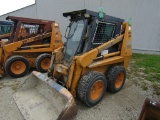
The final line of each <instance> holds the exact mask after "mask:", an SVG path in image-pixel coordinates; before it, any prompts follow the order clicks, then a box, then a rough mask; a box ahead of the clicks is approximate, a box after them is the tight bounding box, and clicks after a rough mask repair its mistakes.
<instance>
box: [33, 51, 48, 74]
mask: <svg viewBox="0 0 160 120" xmlns="http://www.w3.org/2000/svg"><path fill="white" fill-rule="evenodd" d="M50 62H51V55H50V54H47V53H44V54H41V55H39V56H38V57H37V59H36V61H35V65H36V69H37V70H38V71H40V72H47V70H48V68H49V66H50Z"/></svg>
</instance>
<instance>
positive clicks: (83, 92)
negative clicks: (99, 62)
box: [77, 71, 107, 107]
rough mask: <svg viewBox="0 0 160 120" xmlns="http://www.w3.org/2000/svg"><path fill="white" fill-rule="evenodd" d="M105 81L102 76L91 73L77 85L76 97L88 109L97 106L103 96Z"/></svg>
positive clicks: (97, 73)
mask: <svg viewBox="0 0 160 120" xmlns="http://www.w3.org/2000/svg"><path fill="white" fill-rule="evenodd" d="M106 87H107V81H106V78H105V76H104V75H103V74H101V73H99V72H96V71H91V72H89V73H87V74H85V75H84V76H83V77H82V78H81V79H80V81H79V83H78V88H77V95H78V97H79V98H80V99H81V100H82V101H83V102H84V103H85V104H86V105H87V106H89V107H92V106H95V105H96V104H98V103H99V102H100V101H101V100H102V98H103V97H104V95H105V91H106Z"/></svg>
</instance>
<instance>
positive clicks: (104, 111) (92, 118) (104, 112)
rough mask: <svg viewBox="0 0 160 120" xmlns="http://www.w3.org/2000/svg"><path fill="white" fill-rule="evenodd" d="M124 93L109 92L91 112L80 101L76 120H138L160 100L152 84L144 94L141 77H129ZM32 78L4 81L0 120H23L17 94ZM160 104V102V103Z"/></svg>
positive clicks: (1, 90) (0, 81)
mask: <svg viewBox="0 0 160 120" xmlns="http://www.w3.org/2000/svg"><path fill="white" fill-rule="evenodd" d="M129 76H130V77H127V78H128V79H127V80H126V83H125V85H124V87H123V89H122V90H121V91H120V92H118V93H116V94H111V93H109V92H106V95H105V97H104V98H103V100H102V102H101V103H99V104H98V105H96V106H95V107H92V108H88V107H86V106H85V105H84V104H83V103H81V102H80V101H79V100H77V99H76V103H77V106H78V109H79V110H78V114H77V117H76V118H75V120H137V119H138V116H139V114H140V111H141V108H142V105H143V102H144V100H145V99H146V98H147V97H148V98H154V99H155V100H158V99H159V96H157V95H155V94H154V92H153V89H152V87H150V84H151V83H148V82H147V83H148V84H147V85H148V89H147V90H143V89H142V88H141V87H140V86H139V85H137V84H135V81H138V82H139V81H140V80H141V79H143V78H141V77H140V76H138V77H136V76H134V75H133V74H129ZM27 77H28V75H27V76H26V77H23V78H18V79H12V78H10V77H8V76H5V77H3V78H2V79H1V80H0V96H1V97H0V106H1V107H0V120H23V119H24V118H23V116H22V115H21V113H20V112H19V110H18V108H17V106H16V104H15V102H14V100H13V97H12V95H13V93H15V91H16V89H18V88H19V87H20V85H21V84H22V83H23V82H24V80H25V79H26V78H27ZM159 101H160V99H159Z"/></svg>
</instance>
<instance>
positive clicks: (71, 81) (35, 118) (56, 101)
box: [13, 9, 132, 120]
mask: <svg viewBox="0 0 160 120" xmlns="http://www.w3.org/2000/svg"><path fill="white" fill-rule="evenodd" d="M63 16H64V17H67V18H68V19H70V21H71V22H70V24H69V26H68V27H67V29H66V35H65V37H66V38H67V42H66V43H65V47H60V48H58V49H56V50H55V51H54V52H53V53H52V58H51V65H50V68H49V70H48V76H47V75H44V74H42V73H39V72H36V71H34V72H33V73H32V74H31V75H30V77H29V78H28V79H27V80H26V81H25V82H24V84H23V85H22V87H21V88H20V90H18V91H17V92H16V93H15V94H14V95H13V97H14V100H15V102H16V104H17V106H18V108H19V109H20V111H21V112H22V114H23V116H24V118H25V119H29V120H31V119H32V120H44V119H45V120H67V119H71V118H73V117H74V116H76V113H77V107H76V104H75V101H74V97H78V98H79V99H80V100H81V101H83V102H84V103H85V104H86V105H87V106H89V107H92V106H95V105H96V104H98V103H99V102H100V101H101V100H102V98H103V96H104V95H105V93H106V89H108V90H109V91H111V92H112V93H116V92H118V91H120V90H121V89H122V87H123V85H124V82H125V79H126V69H127V66H128V64H129V62H130V59H131V55H132V40H131V38H132V35H131V26H130V25H129V24H128V22H124V20H123V19H120V18H116V17H112V16H108V15H105V13H103V14H102V13H101V14H100V13H98V12H93V11H90V10H86V9H85V10H79V11H73V12H67V13H64V14H63Z"/></svg>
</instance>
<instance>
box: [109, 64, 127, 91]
mask: <svg viewBox="0 0 160 120" xmlns="http://www.w3.org/2000/svg"><path fill="white" fill-rule="evenodd" d="M120 72H123V74H124V80H123V82H122V84H121V86H120V87H119V88H116V84H115V83H116V79H117V77H118V75H119V73H120ZM106 77H107V83H108V90H109V91H110V92H112V93H116V92H119V91H120V90H121V89H122V87H123V86H124V83H125V79H126V70H125V68H124V67H123V66H112V67H111V68H110V69H109V71H108V72H107V74H106Z"/></svg>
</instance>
